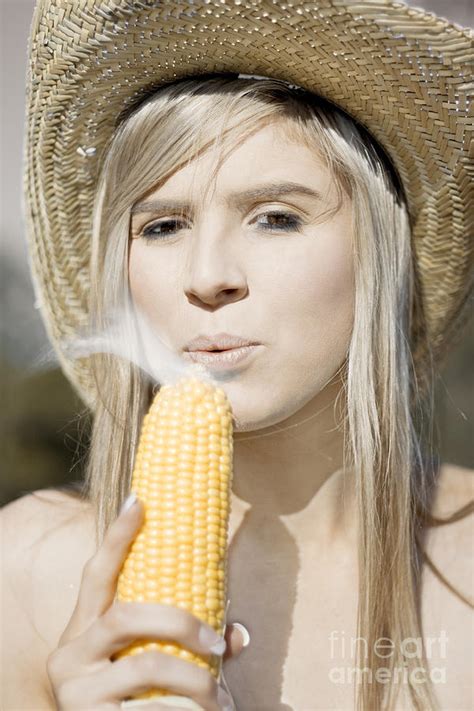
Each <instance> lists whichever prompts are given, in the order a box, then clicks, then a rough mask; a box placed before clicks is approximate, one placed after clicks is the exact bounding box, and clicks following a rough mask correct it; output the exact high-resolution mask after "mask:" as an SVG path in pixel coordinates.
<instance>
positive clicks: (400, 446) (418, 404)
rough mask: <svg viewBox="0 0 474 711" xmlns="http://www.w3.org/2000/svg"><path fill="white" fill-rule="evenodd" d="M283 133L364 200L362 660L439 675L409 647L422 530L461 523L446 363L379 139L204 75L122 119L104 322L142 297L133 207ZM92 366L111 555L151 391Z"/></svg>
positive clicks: (128, 375)
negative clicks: (447, 513)
mask: <svg viewBox="0 0 474 711" xmlns="http://www.w3.org/2000/svg"><path fill="white" fill-rule="evenodd" d="M270 122H278V123H281V125H282V127H283V128H284V130H285V131H286V132H287V133H288V135H289V136H291V137H293V138H295V139H297V140H300V141H302V142H304V143H305V144H306V145H308V146H310V147H311V148H312V149H313V150H315V151H317V153H318V155H319V156H321V157H322V158H323V159H324V160H325V162H326V163H327V165H328V166H329V168H330V170H331V172H332V175H333V177H334V181H335V185H336V186H337V188H338V192H339V195H340V196H341V195H342V193H343V192H345V193H346V194H347V195H349V197H350V198H351V203H352V215H353V233H354V236H353V257H354V271H355V314H354V327H353V333H352V337H351V341H350V346H349V350H348V353H347V359H346V362H345V364H344V366H345V367H344V389H345V395H346V401H347V404H346V408H347V411H346V412H345V413H344V415H345V416H344V423H343V425H344V435H345V447H344V449H345V451H344V466H345V467H353V469H354V472H355V480H356V491H357V502H358V503H357V505H358V515H359V521H360V538H359V542H358V550H359V571H360V573H359V608H358V620H357V624H358V636H360V637H362V638H363V639H364V640H366V643H367V648H368V650H369V651H368V657H367V658H366V660H365V661H364V660H362V661H363V662H364V663H363V664H361V660H360V657H359V652H360V648H359V649H358V659H357V660H356V665H357V666H358V667H359V668H360V669H364V668H365V667H369V668H370V670H371V671H372V675H374V674H375V672H376V670H377V668H378V667H379V666H380V665H381V662H380V658H379V657H378V656H377V655H376V654H375V652H374V643H375V642H376V640H377V639H379V638H380V637H388V638H390V639H391V640H392V642H393V644H394V647H395V654H394V655H393V656H392V657H391V658H390V666H391V669H393V668H394V667H403V665H404V664H405V665H406V670H407V673H408V675H409V674H410V672H411V671H413V669H415V667H418V668H419V666H420V665H423V666H425V667H426V669H427V670H428V667H427V661H426V656H425V649H424V646H423V659H422V660H418V659H416V658H411V656H408V657H406V658H404V657H403V654H402V651H401V646H400V644H401V642H402V640H404V639H406V638H408V637H410V638H411V637H415V638H417V637H419V638H422V632H421V615H420V608H419V606H420V599H419V591H420V582H421V572H422V562H423V561H422V558H423V556H424V555H425V554H424V553H423V552H422V540H421V536H422V534H423V527H424V526H426V525H437V524H440V523H444V522H449V521H451V520H455V519H454V517H451V518H450V519H448V520H446V521H441V520H439V519H435V518H434V517H433V516H431V514H430V508H431V503H432V499H433V494H434V490H435V485H436V480H437V475H438V468H439V467H438V464H439V463H438V461H437V459H436V457H434V456H433V454H432V444H431V440H430V423H431V421H432V416H433V413H432V407H433V404H432V397H431V396H432V379H433V372H434V364H433V363H432V362H431V360H430V353H431V350H430V343H429V340H428V336H427V332H426V329H425V327H424V317H423V309H422V302H421V299H420V297H419V294H420V289H419V285H418V276H417V273H416V267H415V264H414V260H413V257H412V245H411V229H410V219H409V215H408V211H407V207H406V203H405V199H404V196H403V190H402V187H401V185H400V184H399V182H398V180H397V176H396V173H395V171H394V170H393V168H392V167H391V165H390V162H389V161H388V159H387V157H386V156H385V155H384V153H383V151H382V149H381V148H380V146H378V145H377V144H376V143H375V141H373V140H372V139H371V138H370V136H369V135H368V134H367V133H366V132H365V131H364V129H363V128H362V127H361V126H358V125H357V124H356V122H355V121H353V120H352V119H351V118H350V117H348V116H347V115H345V114H344V113H343V112H342V111H340V110H339V109H337V108H336V107H335V106H333V105H331V104H329V103H328V102H326V101H324V100H322V99H320V98H319V97H315V96H314V95H312V94H308V93H306V92H303V91H298V90H294V89H291V88H290V87H288V86H286V85H285V84H284V83H282V82H279V81H277V80H272V79H268V80H255V79H246V80H243V79H236V78H230V77H223V76H220V77H218V76H214V77H198V78H190V79H185V80H181V81H179V82H175V83H172V84H170V85H167V86H164V87H161V88H160V89H159V91H155V92H153V93H151V94H150V95H149V96H148V97H147V98H146V99H145V100H144V101H143V100H142V102H141V103H139V104H138V105H137V106H134V107H132V108H131V110H129V111H128V112H127V113H126V114H124V115H123V116H121V117H120V121H119V122H118V125H117V128H116V131H115V133H114V135H113V137H112V139H111V141H110V144H109V145H108V147H107V150H106V152H105V153H104V160H103V164H102V167H101V173H100V179H99V181H98V190H97V196H96V202H95V206H94V215H93V237H92V241H93V245H92V261H91V280H92V281H91V284H92V287H91V292H90V313H91V319H92V320H94V325H100V323H101V317H102V314H104V313H106V312H107V310H108V309H109V307H110V306H113V305H118V304H121V303H122V298H123V294H124V293H126V292H127V290H128V246H129V236H130V235H129V230H130V210H131V207H132V205H133V204H134V203H135V202H136V201H137V200H139V199H141V198H143V196H144V195H146V194H147V193H149V192H150V191H152V190H155V189H156V188H157V187H158V186H159V185H160V184H161V183H164V182H165V181H166V180H167V179H168V178H169V177H170V176H171V175H172V174H173V173H174V172H175V171H176V170H178V169H180V168H181V167H183V166H185V165H186V164H187V163H189V162H190V161H192V160H193V159H195V158H196V157H197V156H199V155H200V154H201V153H202V152H204V151H208V150H209V149H210V148H211V147H214V149H215V150H216V155H218V156H220V158H221V159H222V156H223V155H224V154H225V150H232V148H233V147H235V145H236V144H237V143H238V142H240V141H242V140H244V139H245V138H246V137H247V136H249V135H251V134H252V133H253V132H255V131H257V130H259V129H260V128H262V127H263V126H265V125H268V124H269V123H270ZM219 151H224V153H219ZM218 166H219V161H217V164H216V170H217V169H218ZM199 187H200V188H201V189H202V186H199ZM92 364H93V375H94V378H95V382H96V387H97V390H98V392H99V397H98V400H97V408H96V412H95V417H94V422H93V428H92V434H91V442H90V448H89V456H88V461H87V469H86V477H85V481H84V487H83V496H84V498H87V499H88V500H89V501H90V502H91V503H92V505H93V506H94V510H95V515H96V525H97V542H98V543H100V542H101V541H102V539H103V536H104V533H105V531H106V530H107V528H108V526H109V524H110V523H111V522H112V521H113V520H114V518H115V517H116V515H117V513H118V511H119V508H120V505H121V503H122V502H123V500H124V499H125V497H126V496H127V494H128V492H129V488H130V481H131V475H132V468H133V460H134V453H135V449H136V445H137V441H138V436H139V432H140V426H141V422H142V419H143V416H144V414H145V412H146V410H147V409H148V406H149V404H150V398H151V391H150V386H149V384H147V383H145V381H144V379H143V376H142V375H141V374H140V371H139V369H138V368H137V367H136V366H135V365H133V364H131V363H128V362H125V361H124V360H121V359H119V358H117V357H114V356H110V355H106V354H101V355H100V356H94V357H93V359H92ZM427 423H428V427H427ZM383 663H384V666H386V664H387V660H386V659H384V660H383ZM369 679H370V677H369ZM369 679H368V678H367V676H366V675H365V674H364V675H363V683H362V685H361V686H360V688H359V686H358V685H357V691H356V699H355V708H357V709H381V708H387V709H390V708H392V705H393V704H394V701H395V698H396V694H395V686H394V685H393V684H389V685H387V684H379V683H377V682H376V681H375V682H374V683H372V681H370V680H369ZM409 690H410V695H411V699H412V703H413V707H414V708H416V709H428V708H429V709H435V708H437V707H438V706H437V702H436V698H435V697H434V695H433V690H432V687H431V682H430V681H429V675H428V676H427V683H425V684H416V683H412V682H411V681H410V685H409ZM386 693H387V697H386V698H385V697H384V695H385V694H386Z"/></svg>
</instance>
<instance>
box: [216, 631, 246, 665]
mask: <svg viewBox="0 0 474 711" xmlns="http://www.w3.org/2000/svg"><path fill="white" fill-rule="evenodd" d="M224 639H225V642H226V650H225V653H224V656H223V658H222V659H223V661H224V662H225V661H226V660H227V659H230V658H231V657H236V656H238V655H239V654H240V653H241V651H242V650H243V649H244V648H245V647H247V646H248V644H249V642H250V635H249V633H248V631H247V629H246V627H244V625H242V624H241V623H240V622H232V623H230V624H228V625H227V627H226V630H225V634H224Z"/></svg>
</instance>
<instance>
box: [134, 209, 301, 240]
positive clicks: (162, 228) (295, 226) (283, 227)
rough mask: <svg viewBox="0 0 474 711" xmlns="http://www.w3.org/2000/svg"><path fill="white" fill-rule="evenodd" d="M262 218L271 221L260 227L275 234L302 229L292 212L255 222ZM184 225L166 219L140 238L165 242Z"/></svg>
mask: <svg viewBox="0 0 474 711" xmlns="http://www.w3.org/2000/svg"><path fill="white" fill-rule="evenodd" d="M262 217H267V218H270V221H269V222H267V223H265V222H257V224H258V225H259V227H260V228H261V229H262V230H265V231H267V232H268V231H275V232H292V231H294V232H300V231H301V227H302V223H303V221H302V219H301V218H300V217H298V216H297V215H293V214H292V213H290V212H276V211H275V212H264V213H262V214H261V215H259V216H258V217H257V218H255V220H254V222H256V221H257V220H259V219H260V218H262ZM179 224H184V223H183V220H178V219H166V220H160V221H159V222H153V223H152V224H151V225H148V226H147V227H145V228H144V229H143V230H142V231H141V233H140V236H141V237H143V239H144V240H145V242H157V241H159V240H165V239H166V238H167V237H168V236H169V235H173V234H174V233H176V231H177V230H176V225H179Z"/></svg>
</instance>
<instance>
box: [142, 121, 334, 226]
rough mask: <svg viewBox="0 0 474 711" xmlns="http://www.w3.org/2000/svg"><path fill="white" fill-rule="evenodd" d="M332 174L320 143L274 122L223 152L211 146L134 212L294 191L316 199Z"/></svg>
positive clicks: (229, 204)
mask: <svg viewBox="0 0 474 711" xmlns="http://www.w3.org/2000/svg"><path fill="white" fill-rule="evenodd" d="M330 178H331V176H330V173H329V169H328V168H327V166H326V165H325V163H324V162H323V160H322V158H321V156H320V155H319V153H318V151H317V149H316V147H314V148H313V147H310V146H308V145H306V144H305V143H304V142H303V141H301V140H298V139H297V138H296V137H294V136H293V135H289V134H288V133H287V132H286V131H285V127H284V126H283V125H275V124H272V125H269V126H266V127H264V128H261V129H259V130H258V131H256V132H255V133H253V134H252V135H251V136H249V137H247V138H245V139H243V140H241V141H239V142H238V143H237V144H236V145H235V146H233V147H232V148H231V149H230V150H228V151H227V152H226V153H224V154H222V152H220V151H219V150H218V151H217V152H213V151H212V150H209V151H207V152H206V153H204V154H202V155H201V156H199V157H198V158H196V159H194V160H192V161H190V162H189V163H188V164H187V165H186V166H184V167H183V168H180V169H179V170H177V171H176V172H175V173H174V174H173V175H172V176H171V177H169V178H168V179H167V180H166V181H165V182H164V183H162V184H161V185H160V186H159V187H157V188H156V189H155V190H153V191H151V192H150V193H149V194H148V195H147V196H146V200H145V199H143V200H140V201H138V203H137V204H136V205H135V206H134V207H133V208H132V213H137V212H143V211H147V210H148V209H149V208H153V209H154V208H156V207H159V206H160V202H162V201H167V202H171V201H173V200H176V199H181V200H186V201H188V202H190V203H196V205H197V203H202V202H204V201H205V200H206V197H207V198H210V199H213V200H215V201H217V202H218V203H221V204H222V205H224V206H227V207H230V208H232V207H239V206H241V204H242V203H243V202H245V201H249V200H252V199H260V198H265V197H277V196H279V195H285V194H289V193H290V192H296V191H299V193H300V194H301V195H303V194H306V196H307V197H313V198H317V197H320V196H321V195H323V194H324V193H326V192H327V191H328V189H329V184H330V182H331V180H330Z"/></svg>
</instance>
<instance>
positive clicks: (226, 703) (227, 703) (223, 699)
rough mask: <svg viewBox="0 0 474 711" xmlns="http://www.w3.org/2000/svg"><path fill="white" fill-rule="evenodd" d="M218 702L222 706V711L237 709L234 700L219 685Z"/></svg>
mask: <svg viewBox="0 0 474 711" xmlns="http://www.w3.org/2000/svg"><path fill="white" fill-rule="evenodd" d="M217 703H218V704H219V706H222V711H235V706H234V702H233V701H232V699H231V698H230V696H229V694H228V693H227V692H225V691H224V689H222V688H221V687H220V686H218V687H217Z"/></svg>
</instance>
